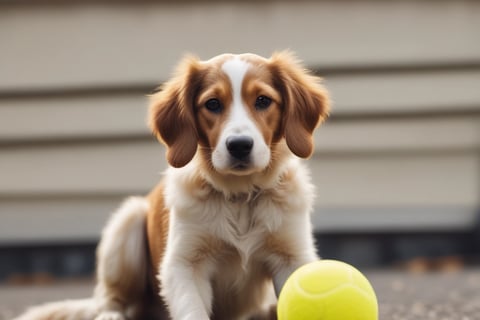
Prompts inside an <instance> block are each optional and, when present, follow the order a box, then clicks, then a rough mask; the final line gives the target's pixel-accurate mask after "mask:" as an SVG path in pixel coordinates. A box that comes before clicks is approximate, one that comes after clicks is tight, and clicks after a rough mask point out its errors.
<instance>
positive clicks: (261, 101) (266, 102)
mask: <svg viewBox="0 0 480 320" xmlns="http://www.w3.org/2000/svg"><path fill="white" fill-rule="evenodd" d="M271 104H272V99H270V98H269V97H266V96H259V97H258V98H257V100H256V101H255V108H257V110H265V109H267V108H268V107H270V105H271Z"/></svg>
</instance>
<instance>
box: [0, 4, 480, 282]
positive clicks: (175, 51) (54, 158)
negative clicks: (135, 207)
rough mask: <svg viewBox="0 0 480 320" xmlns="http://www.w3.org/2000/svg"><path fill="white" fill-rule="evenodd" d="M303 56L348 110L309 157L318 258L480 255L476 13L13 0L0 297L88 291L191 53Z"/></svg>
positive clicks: (405, 261)
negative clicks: (16, 292) (68, 285)
mask: <svg viewBox="0 0 480 320" xmlns="http://www.w3.org/2000/svg"><path fill="white" fill-rule="evenodd" d="M286 48H289V49H291V50H293V51H295V52H297V54H298V56H299V57H300V58H301V59H302V60H304V61H305V63H306V65H307V66H308V67H309V68H311V69H313V70H314V71H315V72H316V73H318V74H319V75H322V76H324V77H325V84H326V86H327V87H328V88H329V90H330V91H331V93H332V97H333V101H334V107H333V112H332V116H331V118H330V119H329V120H328V122H327V124H325V125H324V126H323V127H321V128H320V130H318V131H317V135H316V145H317V149H316V153H315V155H314V156H313V157H312V159H311V160H309V164H310V167H311V169H312V174H313V180H314V183H315V184H316V185H317V187H318V197H317V202H316V206H315V212H314V215H313V222H314V226H315V232H316V235H317V238H318V246H319V250H320V254H321V255H322V256H323V257H327V258H337V259H342V260H346V261H348V262H351V263H354V264H355V265H357V266H361V267H366V268H368V267H371V268H383V267H406V268H412V269H414V270H419V271H422V270H437V269H455V268H461V267H462V266H463V265H470V264H475V263H478V260H479V259H478V257H479V255H480V216H479V214H480V2H478V1H461V0H456V1H455V0H451V1H373V0H371V1H369V0H358V1H353V0H352V1H346V0H342V1H334V0H331V1H306V0H299V1H286V0H285V1H281V0H270V1H239V0H237V1H235V0H229V1H219V0H199V1H193V0H191V1H187V0H179V1H121V0H118V1H115V0H111V1H75V0H65V1H43V0H36V1H33V0H31V1H29V0H20V1H5V0H0V282H4V283H5V282H6V283H32V282H33V283H35V282H44V281H50V280H51V279H54V278H58V277H60V278H66V277H84V276H86V277H89V276H91V275H92V273H93V270H94V266H95V260H94V252H95V246H96V243H97V241H98V239H99V234H100V231H101V229H102V227H103V225H104V223H105V221H106V219H107V218H108V216H109V215H110V213H111V212H112V211H113V210H114V209H115V208H116V207H118V206H119V204H120V202H121V201H122V199H123V198H124V197H126V196H128V195H131V194H140V195H142V194H145V193H147V192H148V191H149V190H150V188H152V187H153V186H154V185H155V184H156V183H157V181H158V180H159V179H160V173H161V172H162V170H163V169H164V168H165V165H166V164H165V160H164V149H163V147H162V146H160V145H159V144H158V143H157V142H156V141H155V140H154V139H153V138H152V136H151V135H150V133H149V132H148V131H147V129H146V125H145V115H146V106H147V98H146V96H147V95H148V94H149V93H151V92H153V91H154V89H155V88H156V87H157V86H158V85H159V84H160V83H162V82H163V81H165V80H166V79H168V78H169V75H170V72H171V70H172V68H173V67H174V65H175V64H176V62H177V61H178V59H179V58H180V57H181V56H182V55H183V54H184V53H187V52H192V53H195V54H197V55H199V56H200V57H201V58H203V59H208V58H210V57H212V56H214V55H217V54H219V53H224V52H232V53H242V52H254V53H258V54H261V55H265V56H269V55H270V54H271V53H272V52H273V51H274V50H279V49H286Z"/></svg>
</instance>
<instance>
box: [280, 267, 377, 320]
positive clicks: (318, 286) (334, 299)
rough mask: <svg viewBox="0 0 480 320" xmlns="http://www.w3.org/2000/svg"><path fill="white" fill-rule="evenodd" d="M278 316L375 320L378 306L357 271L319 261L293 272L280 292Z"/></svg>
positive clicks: (284, 318) (284, 319)
mask: <svg viewBox="0 0 480 320" xmlns="http://www.w3.org/2000/svg"><path fill="white" fill-rule="evenodd" d="M277 313H278V320H310V319H311V320H377V319H378V304H377V298H376V296H375V292H374V291H373V288H372V286H371V285H370V283H369V282H368V280H367V278H365V276H364V275H363V274H362V273H361V272H360V271H358V270H357V269H355V268H354V267H352V266H351V265H349V264H347V263H344V262H340V261H335V260H320V261H315V262H312V263H309V264H306V265H304V266H302V267H300V268H298V269H297V270H296V271H295V272H293V273H292V275H291V276H290V277H289V278H288V280H287V281H286V282H285V285H284V286H283V288H282V291H281V292H280V296H279V298H278V306H277Z"/></svg>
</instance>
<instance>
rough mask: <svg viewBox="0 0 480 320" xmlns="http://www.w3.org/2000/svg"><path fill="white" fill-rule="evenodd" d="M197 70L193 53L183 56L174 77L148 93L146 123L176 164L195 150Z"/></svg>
mask: <svg viewBox="0 0 480 320" xmlns="http://www.w3.org/2000/svg"><path fill="white" fill-rule="evenodd" d="M200 71H201V63H200V61H199V60H198V59H197V58H196V57H193V56H187V57H185V58H184V59H183V60H182V61H181V62H180V64H179V66H178V68H177V70H176V72H175V75H174V77H173V78H172V79H171V80H170V81H168V82H166V83H165V84H164V85H162V86H161V87H160V91H159V92H157V93H155V94H153V95H152V96H151V97H150V101H151V102H150V109H149V115H148V124H149V127H150V129H151V130H152V132H153V134H155V136H156V137H157V138H158V140H159V141H161V142H162V143H164V144H165V146H166V147H167V161H168V163H169V164H170V165H171V166H173V167H176V168H180V167H183V166H185V165H186V164H187V163H188V162H190V160H192V158H193V157H194V156H195V153H196V151H197V141H198V135H197V130H196V125H195V116H194V105H193V103H194V98H195V92H196V91H197V90H198V88H199V86H200V80H201V78H200V73H201V72H200Z"/></svg>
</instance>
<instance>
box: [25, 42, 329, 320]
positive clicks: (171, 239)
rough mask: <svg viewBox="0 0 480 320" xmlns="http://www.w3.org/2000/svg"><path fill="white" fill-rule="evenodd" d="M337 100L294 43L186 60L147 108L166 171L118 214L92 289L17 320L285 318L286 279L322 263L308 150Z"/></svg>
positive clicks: (102, 244) (105, 234)
mask: <svg viewBox="0 0 480 320" xmlns="http://www.w3.org/2000/svg"><path fill="white" fill-rule="evenodd" d="M329 104H330V103H329V96H328V92H327V90H326V89H325V88H324V87H323V85H322V84H321V79H320V78H319V77H317V76H315V75H313V74H312V73H310V72H308V71H306V70H305V69H304V67H303V66H302V63H301V62H300V61H298V60H297V58H296V57H295V55H294V54H292V53H291V52H289V51H282V52H276V53H274V54H273V55H272V56H271V57H269V58H263V57H260V56H258V55H254V54H240V55H234V54H223V55H220V56H217V57H214V58H212V59H210V60H208V61H201V60H200V59H198V58H196V57H194V56H187V57H185V58H184V59H183V60H182V61H181V62H180V64H179V66H178V68H177V69H176V72H175V74H174V75H173V77H172V79H171V80H169V81H168V82H166V83H165V84H164V85H163V86H162V87H161V90H160V91H159V92H157V93H155V94H153V95H152V96H151V105H150V108H149V115H148V124H149V127H150V129H151V131H152V132H153V133H154V134H155V136H156V137H158V140H159V141H161V142H162V143H163V144H164V145H165V146H166V158H167V161H168V163H169V167H168V168H167V170H166V171H165V173H164V176H163V178H162V180H161V182H160V183H159V184H158V186H156V187H155V188H154V189H153V191H152V192H151V193H150V194H148V195H147V196H146V197H132V198H129V199H127V200H126V202H125V203H124V204H123V205H122V206H121V207H120V208H119V209H118V210H117V212H115V213H114V214H113V215H112V217H111V218H110V220H109V222H108V223H107V225H106V227H105V229H104V230H103V232H102V236H101V240H100V243H99V246H98V248H97V285H96V288H95V291H94V294H93V298H91V299H87V300H81V301H65V302H57V303H54V304H48V305H45V306H40V307H36V308H33V309H31V310H30V311H27V313H25V314H24V315H23V316H20V317H19V318H18V320H26V319H96V320H124V319H145V318H155V319H174V320H207V319H229V320H231V319H275V318H276V312H275V303H276V296H278V294H279V292H280V290H281V288H282V286H283V284H284V282H285V281H286V279H287V278H288V277H289V275H290V274H291V273H292V272H293V271H294V270H295V269H297V268H298V267H300V266H302V265H304V264H306V263H309V262H312V261H315V260H317V259H319V257H318V256H317V253H316V250H315V246H314V239H313V233H312V226H311V222H310V212H311V208H312V204H313V198H314V187H313V185H312V183H311V181H310V176H309V173H308V170H307V168H306V167H305V165H304V163H303V161H301V158H308V157H310V156H311V154H312V153H313V149H314V142H313V132H314V130H315V129H316V128H317V127H318V126H319V124H320V123H322V122H323V121H324V120H325V119H326V118H327V117H328V114H329Z"/></svg>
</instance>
